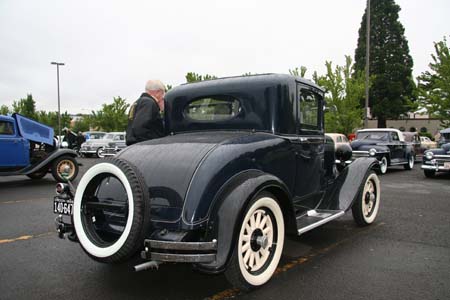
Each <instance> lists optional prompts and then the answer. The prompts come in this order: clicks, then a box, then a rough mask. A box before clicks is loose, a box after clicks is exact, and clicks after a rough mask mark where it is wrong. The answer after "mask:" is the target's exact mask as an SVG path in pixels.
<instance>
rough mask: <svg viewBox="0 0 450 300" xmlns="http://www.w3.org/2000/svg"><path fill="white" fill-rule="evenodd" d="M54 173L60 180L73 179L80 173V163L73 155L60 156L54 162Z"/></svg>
mask: <svg viewBox="0 0 450 300" xmlns="http://www.w3.org/2000/svg"><path fill="white" fill-rule="evenodd" d="M51 168H52V175H53V178H55V180H56V181H58V182H66V181H72V180H74V179H75V177H77V175H78V163H77V161H76V160H75V158H73V157H72V156H66V155H63V156H60V157H58V158H56V159H55V160H54V161H53V162H52V167H51Z"/></svg>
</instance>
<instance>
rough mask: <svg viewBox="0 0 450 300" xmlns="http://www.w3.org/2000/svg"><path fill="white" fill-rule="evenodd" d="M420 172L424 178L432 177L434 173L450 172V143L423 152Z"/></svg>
mask: <svg viewBox="0 0 450 300" xmlns="http://www.w3.org/2000/svg"><path fill="white" fill-rule="evenodd" d="M422 170H423V172H424V174H425V176H426V177H434V176H435V174H436V172H450V143H447V144H443V145H442V146H441V148H438V149H430V150H427V151H425V154H424V156H423V163H422Z"/></svg>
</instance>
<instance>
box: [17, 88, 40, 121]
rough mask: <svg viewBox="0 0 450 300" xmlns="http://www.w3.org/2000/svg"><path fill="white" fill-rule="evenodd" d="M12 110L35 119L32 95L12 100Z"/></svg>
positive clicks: (34, 104) (34, 103) (34, 105)
mask: <svg viewBox="0 0 450 300" xmlns="http://www.w3.org/2000/svg"><path fill="white" fill-rule="evenodd" d="M13 112H15V113H19V114H21V115H23V116H25V117H28V118H31V119H36V102H35V101H34V100H33V96H32V95H31V94H28V95H27V97H26V98H25V99H20V100H19V101H14V103H13Z"/></svg>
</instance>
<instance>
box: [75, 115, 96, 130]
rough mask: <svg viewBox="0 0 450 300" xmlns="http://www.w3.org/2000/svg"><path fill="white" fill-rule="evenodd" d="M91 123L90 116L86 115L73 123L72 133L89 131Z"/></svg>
mask: <svg viewBox="0 0 450 300" xmlns="http://www.w3.org/2000/svg"><path fill="white" fill-rule="evenodd" d="M91 123H92V117H91V116H88V115H86V116H81V118H80V119H79V120H77V121H76V122H75V123H74V125H73V127H72V131H73V132H78V131H81V132H83V131H89V130H90V129H91Z"/></svg>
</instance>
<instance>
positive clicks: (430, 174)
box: [423, 170, 436, 178]
mask: <svg viewBox="0 0 450 300" xmlns="http://www.w3.org/2000/svg"><path fill="white" fill-rule="evenodd" d="M423 173H424V174H425V177H428V178H433V177H434V176H435V175H436V171H435V170H423Z"/></svg>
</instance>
